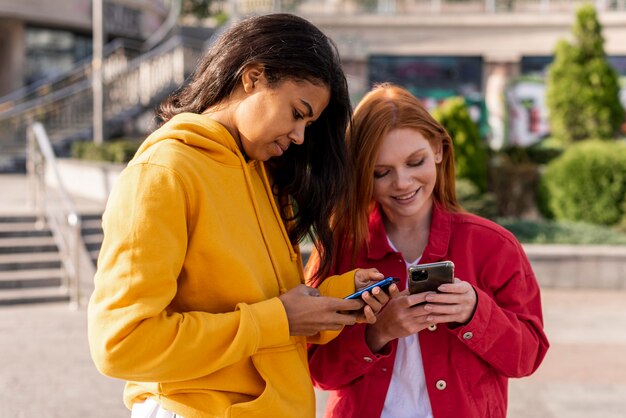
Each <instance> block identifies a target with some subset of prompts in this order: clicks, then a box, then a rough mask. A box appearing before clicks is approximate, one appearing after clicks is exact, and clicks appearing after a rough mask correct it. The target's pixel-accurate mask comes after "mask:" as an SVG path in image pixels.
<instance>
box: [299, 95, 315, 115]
mask: <svg viewBox="0 0 626 418" xmlns="http://www.w3.org/2000/svg"><path fill="white" fill-rule="evenodd" d="M300 101H301V102H302V104H303V105H304V106H306V108H307V110H308V111H309V113H308V114H307V116H308V117H310V118H312V117H313V107H312V106H311V104H310V103H309V102H307V101H306V100H304V99H300Z"/></svg>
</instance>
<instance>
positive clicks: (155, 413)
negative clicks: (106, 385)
mask: <svg viewBox="0 0 626 418" xmlns="http://www.w3.org/2000/svg"><path fill="white" fill-rule="evenodd" d="M177 417H178V418H182V417H181V416H180V415H176V414H175V413H173V412H170V411H166V410H165V409H163V408H162V407H161V405H159V403H158V402H157V401H155V400H154V399H152V398H148V399H146V400H145V402H142V403H134V404H133V409H132V411H131V415H130V418H177Z"/></svg>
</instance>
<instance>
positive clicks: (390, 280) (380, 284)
mask: <svg viewBox="0 0 626 418" xmlns="http://www.w3.org/2000/svg"><path fill="white" fill-rule="evenodd" d="M399 281H400V279H398V278H396V277H387V278H385V279H382V280H381V281H378V282H376V283H373V284H371V285H369V286H367V287H364V288H363V289H361V290H357V291H356V292H354V293H353V294H351V295H348V296H346V297H345V298H344V299H359V298H360V297H361V295H362V294H363V293H365V292H370V291H371V290H372V289H373V288H375V287H380V290H385V291H386V290H387V288H389V286H391V285H392V284H393V283H398V282H399Z"/></svg>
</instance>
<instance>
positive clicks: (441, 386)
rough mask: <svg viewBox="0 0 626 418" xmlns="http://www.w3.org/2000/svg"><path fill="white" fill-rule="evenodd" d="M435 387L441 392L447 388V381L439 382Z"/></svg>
mask: <svg viewBox="0 0 626 418" xmlns="http://www.w3.org/2000/svg"><path fill="white" fill-rule="evenodd" d="M435 386H436V387H437V389H439V390H444V389H445V388H446V381H445V380H437V383H436V384H435Z"/></svg>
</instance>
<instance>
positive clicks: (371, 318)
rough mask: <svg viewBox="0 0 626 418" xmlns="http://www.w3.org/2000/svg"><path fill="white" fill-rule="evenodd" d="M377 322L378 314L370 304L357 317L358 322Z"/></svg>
mask: <svg viewBox="0 0 626 418" xmlns="http://www.w3.org/2000/svg"><path fill="white" fill-rule="evenodd" d="M374 322H376V314H375V313H374V311H373V310H372V308H370V307H369V306H366V307H365V308H363V314H362V315H359V316H358V317H357V323H366V324H373V323H374Z"/></svg>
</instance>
